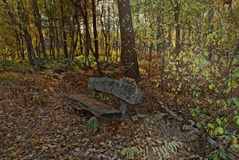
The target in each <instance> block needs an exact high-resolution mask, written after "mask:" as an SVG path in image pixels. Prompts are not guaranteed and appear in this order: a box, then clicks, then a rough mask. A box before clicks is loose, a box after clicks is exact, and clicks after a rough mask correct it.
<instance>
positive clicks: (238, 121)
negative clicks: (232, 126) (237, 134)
mask: <svg viewBox="0 0 239 160" xmlns="http://www.w3.org/2000/svg"><path fill="white" fill-rule="evenodd" d="M236 124H237V125H238V126H239V118H238V119H237V121H236Z"/></svg>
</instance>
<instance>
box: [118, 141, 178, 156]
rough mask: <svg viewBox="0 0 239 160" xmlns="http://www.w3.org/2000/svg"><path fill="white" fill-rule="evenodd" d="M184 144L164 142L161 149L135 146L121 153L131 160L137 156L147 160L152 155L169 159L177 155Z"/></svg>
mask: <svg viewBox="0 0 239 160" xmlns="http://www.w3.org/2000/svg"><path fill="white" fill-rule="evenodd" d="M182 146H183V144H182V143H181V142H175V141H172V142H169V143H168V142H167V141H165V142H164V145H162V146H161V147H155V146H154V147H149V146H146V147H145V148H142V147H140V146H133V147H128V148H125V149H123V150H122V151H121V154H123V155H124V156H126V157H127V158H129V159H134V158H135V156H140V157H142V159H147V158H149V157H150V155H154V156H156V157H157V158H159V159H160V158H167V157H168V156H170V155H172V154H175V153H177V151H178V149H179V148H181V147H182Z"/></svg>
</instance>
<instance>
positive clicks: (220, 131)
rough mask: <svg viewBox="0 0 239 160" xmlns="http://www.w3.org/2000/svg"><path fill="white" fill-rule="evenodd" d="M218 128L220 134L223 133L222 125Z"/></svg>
mask: <svg viewBox="0 0 239 160" xmlns="http://www.w3.org/2000/svg"><path fill="white" fill-rule="evenodd" d="M216 129H217V130H218V133H219V134H223V132H224V130H223V128H222V127H217V128H216Z"/></svg>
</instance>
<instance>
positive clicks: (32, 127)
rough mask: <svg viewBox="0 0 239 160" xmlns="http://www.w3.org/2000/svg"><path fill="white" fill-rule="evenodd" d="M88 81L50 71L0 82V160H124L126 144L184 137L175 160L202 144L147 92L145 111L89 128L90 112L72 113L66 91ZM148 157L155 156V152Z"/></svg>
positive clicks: (145, 144) (77, 75)
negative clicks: (95, 129) (185, 130)
mask: <svg viewBox="0 0 239 160" xmlns="http://www.w3.org/2000/svg"><path fill="white" fill-rule="evenodd" d="M87 81H88V76H86V75H84V74H83V73H77V72H75V71H74V72H71V71H68V72H65V73H61V74H57V73H54V72H53V71H47V70H46V71H37V72H35V73H34V74H33V75H30V76H25V77H24V78H19V79H16V80H12V81H9V82H8V83H1V84H0V85H1V86H0V159H126V157H125V155H122V154H121V151H122V150H123V149H125V148H128V147H133V146H138V147H141V148H146V147H148V146H153V147H157V146H159V147H160V146H161V145H162V144H163V142H165V141H167V142H171V141H178V142H183V143H184V147H182V148H180V150H179V151H178V152H177V153H173V154H171V155H170V157H169V159H170V158H171V159H174V158H179V157H190V156H192V155H194V153H191V152H189V151H187V149H188V148H189V147H191V148H193V147H194V148H195V146H196V148H197V147H200V144H199V143H198V144H197V142H190V139H192V138H193V139H196V138H198V137H197V136H196V135H193V134H192V135H190V134H185V133H184V132H183V131H182V130H181V129H180V124H178V123H177V122H175V121H173V120H172V118H170V116H167V115H166V116H165V115H164V114H162V112H161V111H160V109H159V106H158V103H157V102H156V100H155V98H148V97H146V98H144V99H143V100H142V104H141V105H140V106H139V107H138V108H136V110H137V111H136V112H138V113H139V114H144V115H146V116H138V117H134V118H125V117H122V118H118V119H113V120H103V119H99V124H100V127H99V130H98V131H97V132H95V133H94V132H91V131H90V130H89V129H88V128H87V126H86V122H87V120H88V119H90V118H91V117H92V115H91V114H84V115H83V116H82V115H80V114H73V113H71V112H70V111H69V104H68V103H66V97H67V96H68V95H72V94H79V93H80V94H89V91H87V87H86V84H87ZM146 91H147V92H148V90H147V89H146ZM146 91H145V92H146ZM143 92H144V90H143ZM147 94H148V93H147ZM154 95H155V94H154ZM145 110H146V111H145ZM186 140H187V141H186ZM187 143H188V144H187ZM137 156H138V157H137ZM141 158H142V157H140V155H137V154H135V159H141ZM148 159H157V158H156V156H155V155H153V154H152V155H148Z"/></svg>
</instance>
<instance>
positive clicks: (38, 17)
mask: <svg viewBox="0 0 239 160" xmlns="http://www.w3.org/2000/svg"><path fill="white" fill-rule="evenodd" d="M32 7H33V10H34V16H35V24H36V27H37V30H38V34H39V37H40V43H41V49H42V53H43V58H44V60H46V59H47V55H46V46H45V40H44V37H43V33H42V20H41V15H40V12H39V8H38V6H37V1H36V0H32Z"/></svg>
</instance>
